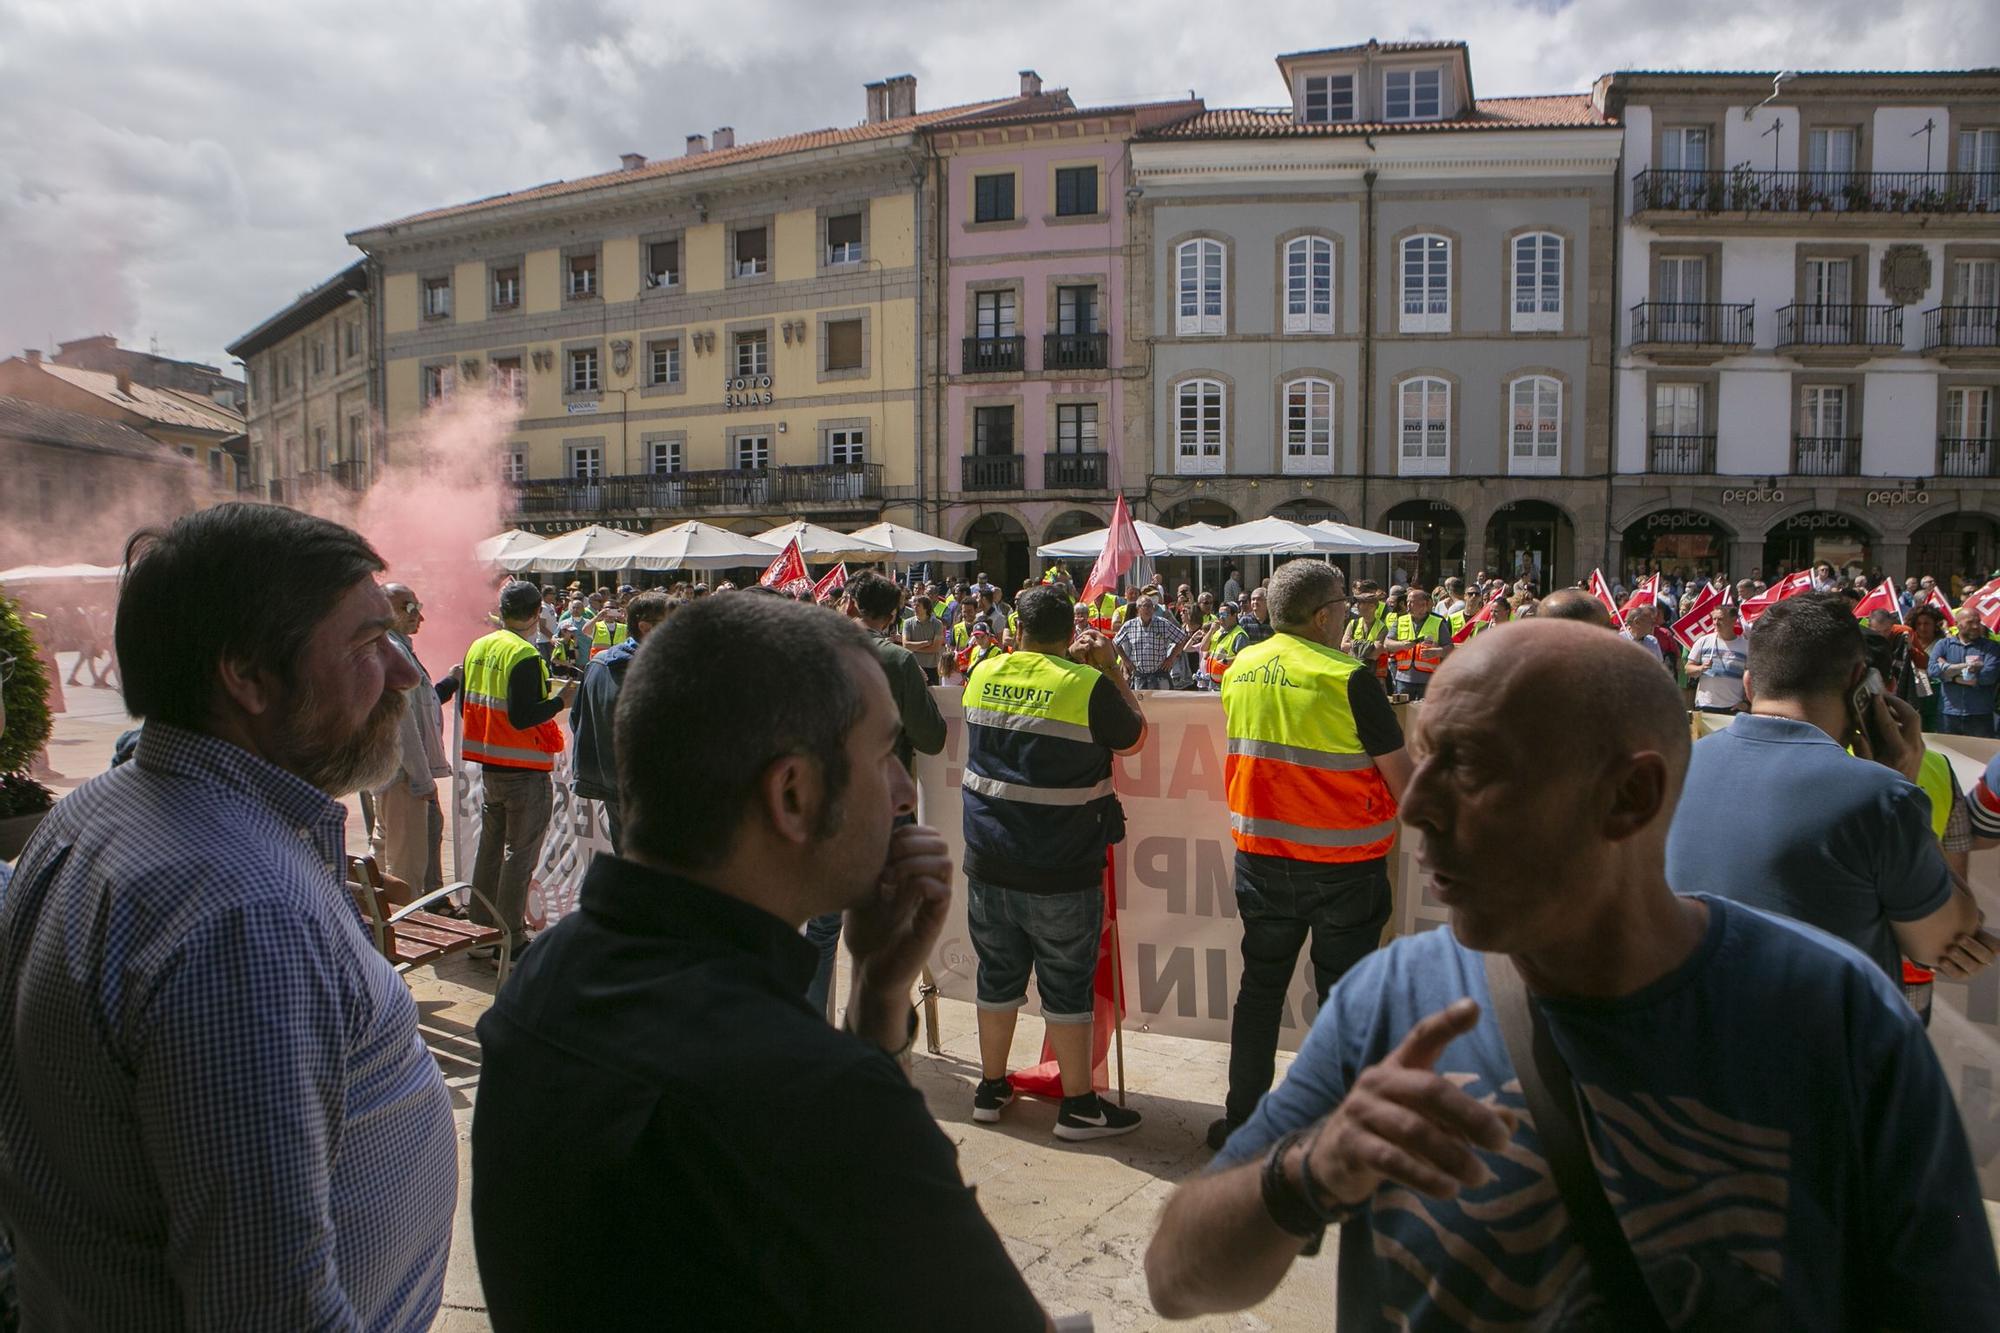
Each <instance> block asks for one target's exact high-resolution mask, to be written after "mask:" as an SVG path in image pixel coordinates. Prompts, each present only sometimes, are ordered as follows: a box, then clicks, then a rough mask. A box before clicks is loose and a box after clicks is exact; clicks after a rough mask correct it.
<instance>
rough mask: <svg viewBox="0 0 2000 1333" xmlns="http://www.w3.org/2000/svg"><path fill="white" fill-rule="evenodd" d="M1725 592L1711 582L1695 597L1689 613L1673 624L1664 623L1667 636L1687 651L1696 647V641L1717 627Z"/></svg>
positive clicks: (1683, 650) (1682, 649)
mask: <svg viewBox="0 0 2000 1333" xmlns="http://www.w3.org/2000/svg"><path fill="white" fill-rule="evenodd" d="M1724 596H1725V594H1724V593H1723V591H1722V589H1720V588H1718V587H1716V586H1715V585H1714V584H1712V583H1711V584H1710V585H1709V586H1708V587H1706V588H1704V589H1703V590H1702V591H1701V595H1700V596H1698V597H1696V598H1695V599H1694V605H1693V606H1691V607H1689V608H1688V613H1687V614H1686V615H1684V616H1682V617H1681V618H1680V619H1679V620H1676V621H1675V622H1674V623H1673V624H1671V625H1663V626H1662V627H1661V629H1662V631H1663V632H1664V633H1665V634H1666V636H1667V637H1668V638H1670V639H1672V640H1673V641H1674V642H1675V643H1677V644H1679V645H1680V646H1681V651H1682V652H1686V651H1688V650H1689V649H1690V648H1692V647H1694V641H1695V640H1696V639H1697V638H1699V637H1700V636H1701V635H1703V634H1707V633H1708V632H1709V631H1710V630H1713V629H1714V628H1715V613H1716V612H1717V611H1719V610H1721V609H1722V607H1723V605H1724V602H1723V598H1724Z"/></svg>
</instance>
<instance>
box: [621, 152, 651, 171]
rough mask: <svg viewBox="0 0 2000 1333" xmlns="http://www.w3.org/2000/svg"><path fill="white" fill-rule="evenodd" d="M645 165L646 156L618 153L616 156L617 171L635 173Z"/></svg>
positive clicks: (642, 154)
mask: <svg viewBox="0 0 2000 1333" xmlns="http://www.w3.org/2000/svg"><path fill="white" fill-rule="evenodd" d="M645 165H646V155H645V154H644V153H620V154H619V155H618V169H619V170H620V171H637V170H638V169H639V168H640V167H643V166H645Z"/></svg>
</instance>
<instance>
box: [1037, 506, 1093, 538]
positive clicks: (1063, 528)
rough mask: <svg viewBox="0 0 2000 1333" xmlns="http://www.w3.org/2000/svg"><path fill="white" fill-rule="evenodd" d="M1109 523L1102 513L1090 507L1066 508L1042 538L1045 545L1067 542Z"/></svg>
mask: <svg viewBox="0 0 2000 1333" xmlns="http://www.w3.org/2000/svg"><path fill="white" fill-rule="evenodd" d="M1105 526H1107V524H1106V523H1105V521H1104V518H1103V516H1102V515H1099V514H1093V513H1091V512H1090V511H1089V510H1088V509H1065V510H1064V511H1063V512H1062V513H1060V514H1057V515H1056V517H1055V521H1054V522H1052V523H1050V524H1049V530H1048V533H1047V535H1045V536H1044V537H1043V538H1042V544H1043V545H1044V546H1046V545H1048V544H1050V543H1051V542H1066V541H1068V540H1069V539H1070V538H1071V537H1081V536H1082V535H1083V534H1084V533H1086V532H1096V531H1097V530H1098V529H1099V528H1102V527H1105Z"/></svg>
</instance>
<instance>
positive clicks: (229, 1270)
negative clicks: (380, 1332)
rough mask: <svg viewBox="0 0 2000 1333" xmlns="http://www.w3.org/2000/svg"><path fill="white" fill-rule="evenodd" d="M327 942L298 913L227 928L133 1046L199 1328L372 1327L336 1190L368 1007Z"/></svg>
mask: <svg viewBox="0 0 2000 1333" xmlns="http://www.w3.org/2000/svg"><path fill="white" fill-rule="evenodd" d="M318 933H319V931H318V928H317V927H316V925H315V924H314V922H313V921H312V920H311V919H309V918H307V917H305V916H303V915H295V914H292V913H286V912H275V911H255V910H239V911H235V912H231V913H228V914H226V915H223V916H220V917H218V918H217V919H216V920H215V921H214V922H212V923H211V924H210V925H209V926H208V927H207V928H206V929H204V930H203V931H202V932H201V933H200V934H198V935H195V936H192V937H190V938H189V939H187V940H186V941H185V943H184V945H183V947H182V949H181V950H180V951H179V956H178V958H177V960H176V962H175V963H174V965H173V966H172V968H171V971H169V972H168V973H167V975H165V976H164V977H163V978H162V979H161V981H160V982H159V983H158V984H157V985H156V986H155V987H154V989H153V992H152V994H151V995H150V996H149V997H148V998H147V999H146V1001H145V1009H144V1016H143V1018H142V1020H141V1022H140V1025H139V1026H138V1027H137V1029H136V1030H135V1032H134V1034H133V1035H134V1044H135V1046H136V1050H135V1051H134V1056H135V1065H136V1068H135V1071H134V1072H135V1075H136V1078H135V1084H134V1098H135V1101H136V1104H137V1107H138V1111H139V1120H140V1122H141V1124H142V1125H143V1126H144V1127H145V1130H146V1131H147V1142H146V1151H147V1155H148V1157H149V1158H150V1159H151V1160H152V1162H153V1164H154V1167H155V1169H156V1171H157V1173H158V1175H157V1179H158V1181H159V1187H160V1196H161V1197H162V1199H164V1200H165V1202H166V1204H167V1261H168V1264H169V1266H170V1267H171V1268H172V1270H173V1271H174V1273H175V1276H176V1278H177V1285H178V1287H179V1289H180V1294H181V1298H182V1302H183V1307H184V1308H183V1312H182V1313H183V1315H184V1317H185V1318H186V1319H187V1320H188V1321H189V1323H190V1325H191V1326H201V1327H215V1328H224V1327H229V1328H298V1329H307V1328H310V1329H346V1328H359V1327H360V1321H359V1319H358V1318H357V1316H356V1313H355V1311H354V1310H353V1309H352V1307H351V1306H350V1304H349V1301H348V1298H347V1295H346V1293H345V1292H344V1291H343V1289H342V1287H341V1283H340V1274H339V1272H338V1270H337V1265H336V1263H335V1260H334V1240H335V1234H334V1219H333V1209H332V1201H331V1195H330V1190H329V1178H330V1175H331V1170H332V1167H331V1163H332V1162H333V1160H334V1159H335V1158H336V1157H337V1156H338V1155H339V1152H340V1136H341V1125H342V1120H343V1115H344V1111H345V1102H346V1092H347V1078H348V1072H349V1071H348V1070H347V1068H346V1048H347V1034H346V1030H345V1018H344V1015H345V1012H346V1010H347V1008H348V1005H349V1004H350V1002H351V1000H352V997H351V996H349V995H348V994H347V989H348V988H347V986H346V985H345V983H344V979H343V978H341V977H340V975H339V972H338V968H339V964H338V962H337V961H336V959H337V958H338V957H339V953H338V950H337V948H336V947H334V946H333V945H332V942H329V941H327V940H323V939H320V938H318V937H317V936H318ZM387 1183H388V1182H384V1184H385V1186H386V1185H387Z"/></svg>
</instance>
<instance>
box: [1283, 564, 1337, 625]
mask: <svg viewBox="0 0 2000 1333" xmlns="http://www.w3.org/2000/svg"><path fill="white" fill-rule="evenodd" d="M1346 592H1347V576H1346V575H1345V574H1342V573H1341V572H1340V570H1339V569H1337V568H1335V567H1334V566H1332V565H1329V564H1326V563H1325V562H1323V561H1319V560H1293V561H1291V562H1290V563H1288V564H1283V565H1279V566H1278V569H1277V572H1276V573H1274V574H1272V575H1271V583H1270V592H1269V593H1267V594H1266V596H1265V599H1264V600H1265V602H1266V604H1267V605H1269V607H1270V610H1271V623H1272V624H1273V625H1276V626H1277V627H1278V628H1280V629H1298V628H1302V627H1304V625H1305V624H1306V623H1307V622H1308V621H1310V620H1311V619H1312V618H1313V615H1314V613H1315V612H1317V611H1318V610H1319V609H1320V608H1321V607H1322V606H1325V605H1326V604H1327V602H1328V601H1330V600H1332V599H1333V598H1335V597H1339V596H1342V595H1344V594H1345V593H1346Z"/></svg>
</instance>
